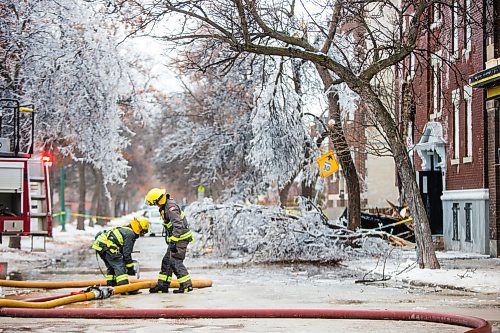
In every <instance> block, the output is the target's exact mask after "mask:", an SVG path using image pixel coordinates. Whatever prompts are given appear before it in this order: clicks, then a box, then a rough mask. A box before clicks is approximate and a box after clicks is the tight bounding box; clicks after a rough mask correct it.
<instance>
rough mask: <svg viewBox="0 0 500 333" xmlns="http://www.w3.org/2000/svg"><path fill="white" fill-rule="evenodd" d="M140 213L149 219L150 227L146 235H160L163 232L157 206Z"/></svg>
mask: <svg viewBox="0 0 500 333" xmlns="http://www.w3.org/2000/svg"><path fill="white" fill-rule="evenodd" d="M142 215H143V216H144V217H146V218H148V219H149V224H150V228H149V233H147V235H149V236H161V234H162V233H163V220H162V218H161V215H160V212H159V211H158V208H156V207H151V208H147V209H145V210H144V213H143V214H142Z"/></svg>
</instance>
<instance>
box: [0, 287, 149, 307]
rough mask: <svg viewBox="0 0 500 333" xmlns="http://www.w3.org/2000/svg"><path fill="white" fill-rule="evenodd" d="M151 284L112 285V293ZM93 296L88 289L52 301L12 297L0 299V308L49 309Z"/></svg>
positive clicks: (92, 292)
mask: <svg viewBox="0 0 500 333" xmlns="http://www.w3.org/2000/svg"><path fill="white" fill-rule="evenodd" d="M16 282H30V281H16ZM153 286H154V283H152V282H149V281H145V282H136V283H131V284H126V285H123V286H117V287H113V293H114V294H122V293H126V292H129V291H135V290H139V289H146V288H151V287H153ZM95 298H96V292H94V291H88V292H82V293H78V294H76V295H72V296H67V297H63V298H59V299H54V300H52V301H46V302H25V301H18V300H12V299H1V300H0V308H1V307H5V308H38V309H49V308H55V307H57V306H61V305H66V304H70V303H75V302H82V301H90V300H93V299H95Z"/></svg>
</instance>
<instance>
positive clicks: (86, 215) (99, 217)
mask: <svg viewBox="0 0 500 333" xmlns="http://www.w3.org/2000/svg"><path fill="white" fill-rule="evenodd" d="M60 215H66V212H59V213H55V214H52V216H60ZM70 215H71V216H82V217H93V218H96V219H102V220H112V219H115V218H116V217H112V216H99V215H89V214H78V213H71V214H70Z"/></svg>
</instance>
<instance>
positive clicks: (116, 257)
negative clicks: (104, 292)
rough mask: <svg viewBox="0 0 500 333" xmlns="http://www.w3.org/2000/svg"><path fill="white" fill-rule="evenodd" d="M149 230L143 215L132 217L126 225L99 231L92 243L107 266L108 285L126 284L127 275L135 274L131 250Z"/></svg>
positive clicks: (147, 222)
mask: <svg viewBox="0 0 500 333" xmlns="http://www.w3.org/2000/svg"><path fill="white" fill-rule="evenodd" d="M148 230H149V221H148V219H146V218H144V217H139V218H134V219H133V220H132V221H131V222H130V224H128V225H126V226H120V227H115V228H113V229H111V230H109V231H104V232H102V231H101V232H99V233H98V234H97V235H96V237H95V240H94V243H93V244H92V248H93V249H94V250H96V251H97V253H98V254H99V256H100V257H101V259H102V260H103V261H104V264H105V265H106V268H107V273H106V281H107V285H108V286H120V285H124V284H128V276H129V275H135V268H134V263H133V261H132V250H133V248H134V244H135V241H136V240H137V238H139V236H144V234H146V233H147V232H148Z"/></svg>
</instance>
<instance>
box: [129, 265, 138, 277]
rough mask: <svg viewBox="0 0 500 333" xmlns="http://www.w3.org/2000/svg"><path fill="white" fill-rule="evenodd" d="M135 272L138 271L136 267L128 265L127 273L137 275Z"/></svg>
mask: <svg viewBox="0 0 500 333" xmlns="http://www.w3.org/2000/svg"><path fill="white" fill-rule="evenodd" d="M135 273H136V272H135V268H134V266H132V267H128V268H127V274H128V275H135Z"/></svg>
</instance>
